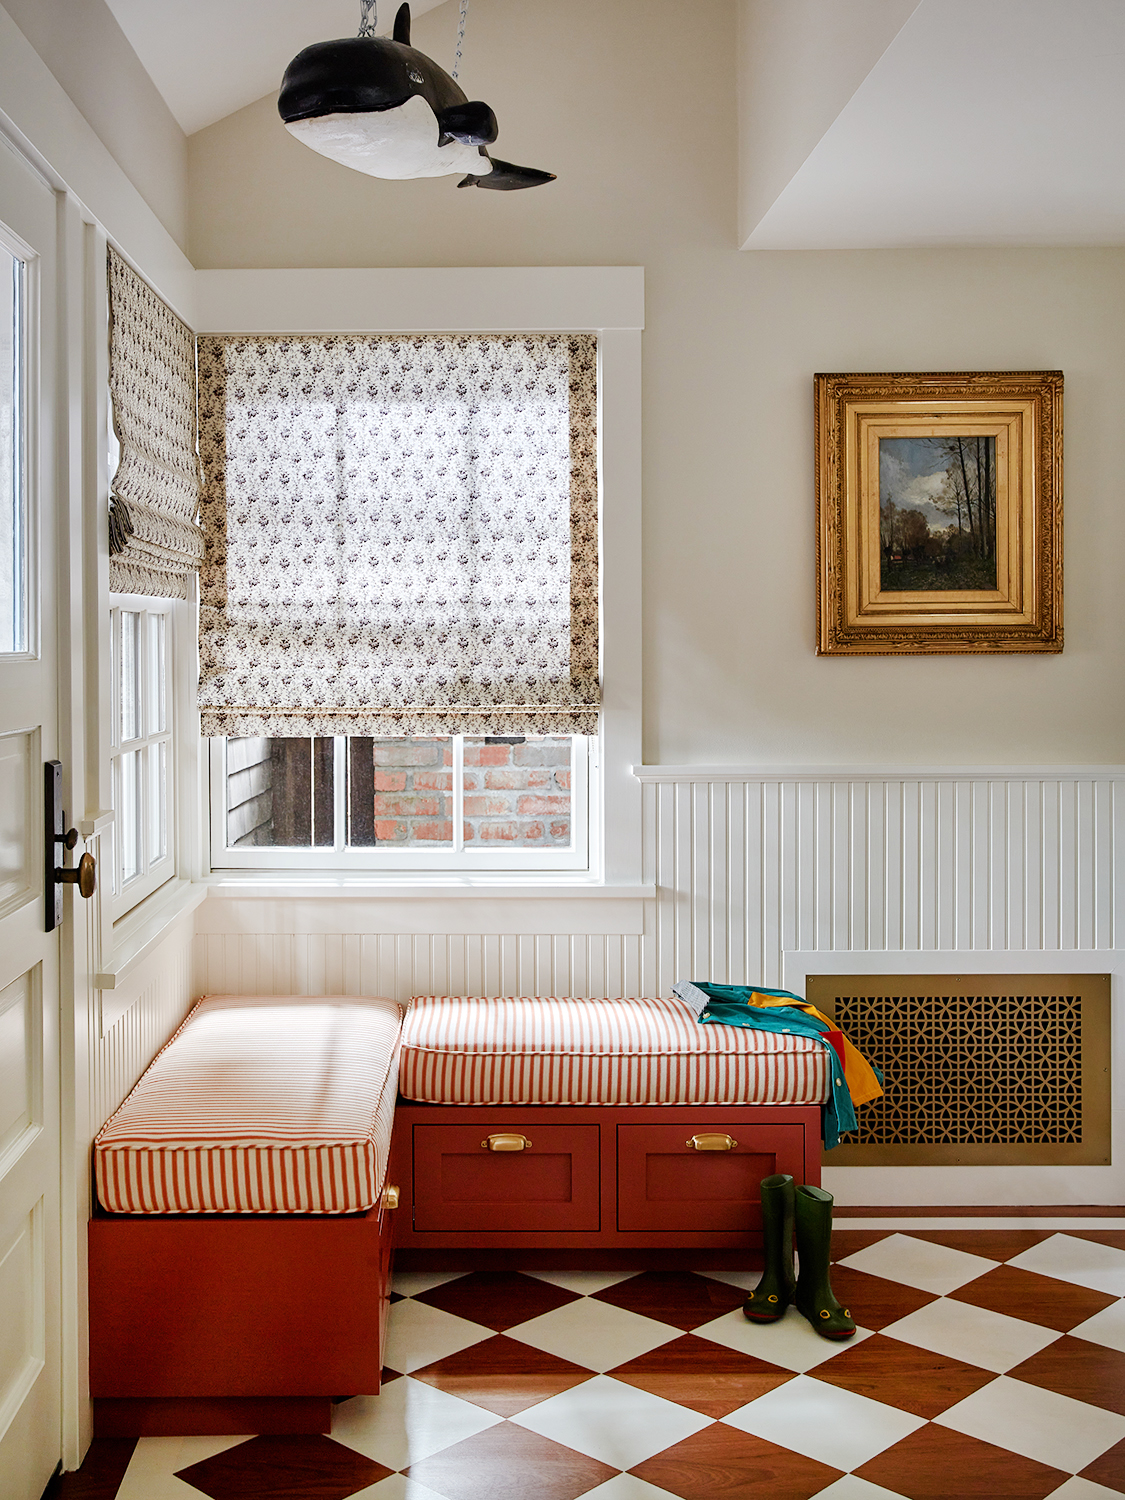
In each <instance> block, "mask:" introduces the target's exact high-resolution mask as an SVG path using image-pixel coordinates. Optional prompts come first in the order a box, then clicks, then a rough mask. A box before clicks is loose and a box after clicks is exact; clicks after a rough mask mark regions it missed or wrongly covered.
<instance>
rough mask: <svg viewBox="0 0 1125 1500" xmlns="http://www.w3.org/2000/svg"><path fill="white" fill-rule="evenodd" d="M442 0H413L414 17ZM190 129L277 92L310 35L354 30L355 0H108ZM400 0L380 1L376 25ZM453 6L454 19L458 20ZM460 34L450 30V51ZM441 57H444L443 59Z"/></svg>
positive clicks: (387, 19) (382, 24) (388, 20)
mask: <svg viewBox="0 0 1125 1500" xmlns="http://www.w3.org/2000/svg"><path fill="white" fill-rule="evenodd" d="M441 3H442V0H411V6H410V9H411V12H412V14H414V15H416V16H420V15H422V14H424V12H426V11H428V10H433V9H434V7H435V6H436V5H439V4H441ZM106 4H107V5H108V6H109V8H110V10H111V11H112V12H113V14H114V16H115V17H116V19H117V24H118V25H119V26H120V27H121V29H122V31H123V32H124V33H125V35H126V36H127V37H128V38H129V42H130V45H131V46H132V48H133V51H134V52H135V53H136V54H137V56H138V57H139V58H140V60H141V62H142V63H143V64H144V66H145V70H146V71H147V73H148V75H149V77H150V78H151V79H152V81H153V83H155V84H156V86H157V88H158V89H159V90H160V92H161V94H162V95H163V96H164V99H165V102H166V103H167V105H168V107H169V109H170V110H171V111H172V113H173V114H174V115H175V117H176V119H177V120H178V121H179V123H180V127H181V129H182V130H183V131H184V133H185V134H186V135H192V134H193V133H194V132H195V131H197V130H202V129H203V127H204V126H205V125H213V124H214V123H215V121H216V120H221V119H223V118H224V117H225V116H226V115H229V114H233V113H234V111H235V110H236V109H242V108H243V106H244V105H247V104H253V102H254V100H255V99H261V98H262V96H263V95H264V94H268V93H270V92H271V91H276V90H277V88H278V86H279V85H280V83H281V75H282V73H283V72H284V71H285V67H286V64H287V63H288V62H289V59H290V58H291V57H293V56H294V54H295V53H297V52H299V51H300V50H301V48H302V47H307V46H308V45H309V43H310V42H321V41H325V40H327V39H328V38H329V37H339V36H354V35H355V34H356V31H357V29H358V25H359V5H358V3H357V0H106ZM397 8H398V7H397V0H394V3H392V0H382V3H381V4H380V5H379V7H378V13H379V31H380V32H389V31H390V29H391V27H392V25H393V24H394V13H395V10H396V9H397ZM456 18H457V17H456V11H455V10H453V11H452V13H451V16H450V26H451V27H455V25H456ZM455 35H456V33H455V30H451V32H450V37H449V53H450V58H452V54H453V42H454V37H455ZM439 61H440V59H439Z"/></svg>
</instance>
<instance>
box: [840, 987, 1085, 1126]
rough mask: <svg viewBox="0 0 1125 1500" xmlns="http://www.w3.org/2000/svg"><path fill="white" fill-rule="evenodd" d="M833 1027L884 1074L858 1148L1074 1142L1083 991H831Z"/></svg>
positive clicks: (865, 1113)
mask: <svg viewBox="0 0 1125 1500" xmlns="http://www.w3.org/2000/svg"><path fill="white" fill-rule="evenodd" d="M834 998H835V1014H836V1020H837V1023H838V1024H839V1025H840V1026H841V1027H842V1028H843V1029H844V1031H845V1032H846V1033H847V1034H848V1036H849V1037H851V1039H852V1041H853V1042H854V1043H855V1045H856V1046H857V1047H858V1048H859V1049H860V1051H861V1052H862V1053H864V1054H865V1056H867V1057H869V1058H870V1059H871V1060H872V1061H873V1062H875V1063H876V1064H877V1065H878V1066H879V1067H880V1068H881V1069H882V1070H883V1073H884V1075H885V1082H884V1088H885V1091H886V1092H885V1095H884V1097H883V1098H882V1099H878V1100H876V1101H874V1102H873V1103H871V1104H867V1105H864V1106H863V1108H862V1109H861V1110H860V1111H859V1112H858V1113H859V1120H860V1128H859V1130H858V1132H857V1133H856V1134H854V1135H851V1136H848V1137H846V1138H845V1139H847V1140H849V1141H852V1142H854V1143H855V1144H857V1145H885V1146H894V1145H903V1146H908V1145H913V1146H940V1145H966V1146H969V1145H979V1146H988V1145H998V1146H1002V1145H1028V1146H1031V1145H1042V1146H1051V1145H1071V1144H1081V1142H1082V1113H1083V1104H1082V997H1081V996H1080V995H1061V994H1038V995H1037V994H1030V995H1020V994H1006V995H974V994H964V995H948V994H947V995H928V994H925V993H924V992H923V993H920V994H910V995H844V994H839V993H837V994H836V995H835V997H834Z"/></svg>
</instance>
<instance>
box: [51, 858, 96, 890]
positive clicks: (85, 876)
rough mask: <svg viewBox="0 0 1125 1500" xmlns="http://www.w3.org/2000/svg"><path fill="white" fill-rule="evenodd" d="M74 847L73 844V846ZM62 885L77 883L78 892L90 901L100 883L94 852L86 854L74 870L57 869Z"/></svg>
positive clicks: (57, 875)
mask: <svg viewBox="0 0 1125 1500" xmlns="http://www.w3.org/2000/svg"><path fill="white" fill-rule="evenodd" d="M71 847H73V846H71ZM55 879H56V880H57V881H58V882H59V884H60V885H76V886H77V887H78V894H79V895H80V896H84V897H85V898H86V900H87V901H88V900H89V899H90V897H91V896H92V895H93V894H94V891H95V889H96V888H97V884H98V867H97V865H96V864H95V862H94V856H93V855H92V854H84V855H83V856H82V858H81V859H80V860H79V861H78V864H77V865H76V866H75V868H74V869H73V870H59V869H56V870H55Z"/></svg>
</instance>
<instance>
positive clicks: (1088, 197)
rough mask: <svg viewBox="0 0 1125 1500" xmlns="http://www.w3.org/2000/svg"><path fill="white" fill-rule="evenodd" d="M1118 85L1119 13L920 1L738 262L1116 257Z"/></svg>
mask: <svg viewBox="0 0 1125 1500" xmlns="http://www.w3.org/2000/svg"><path fill="white" fill-rule="evenodd" d="M751 3H753V0H751ZM852 3H854V0H852ZM1123 79H1125V3H1122V0H921V4H920V5H919V6H918V7H917V9H916V10H915V11H914V13H913V14H912V15H911V16H910V17H909V19H908V20H907V21H906V22H905V24H904V25H903V26H902V28H901V30H899V31H898V34H897V35H896V36H895V37H894V39H893V40H892V41H891V43H890V45H889V46H888V47H887V48H886V50H885V51H884V52H883V54H882V56H881V57H879V59H878V61H877V62H875V64H874V66H873V67H872V68H871V70H870V72H869V73H868V74H867V76H866V77H865V78H864V79H863V81H862V82H861V83H860V84H859V86H858V88H857V89H856V91H855V93H854V94H853V95H852V97H851V99H850V100H849V101H848V103H847V104H845V105H844V107H843V109H842V110H841V111H840V113H839V114H838V115H837V117H836V119H835V120H834V121H833V122H832V124H831V125H829V126H828V128H827V130H826V131H825V132H824V134H823V135H822V137H821V138H820V140H819V141H818V142H817V144H816V145H815V146H814V147H813V148H812V150H811V151H810V152H809V154H808V155H807V156H806V158H805V159H804V161H803V162H802V164H801V165H800V166H799V167H798V168H797V169H796V171H795V172H794V173H793V175H792V176H791V177H790V179H789V180H788V182H787V183H786V184H785V186H784V187H781V188H780V190H779V191H778V192H777V193H776V195H773V196H772V202H771V203H770V204H769V206H768V207H763V208H762V211H761V213H760V215H759V216H758V217H757V218H756V220H755V222H753V223H749V222H745V221H744V229H743V248H744V249H748V250H750V249H763V250H769V249H785V250H798V249H807V250H830V249H880V248H896V247H911V246H918V247H922V246H948V245H1113V244H1125V86H1123V83H1122V80H1123ZM742 143H743V147H744V149H746V147H747V138H746V135H745V133H744V134H743V137H742ZM753 172H754V163H753V162H752V161H750V162H747V163H746V165H745V168H744V174H745V175H744V181H745V180H746V179H747V178H749V177H750V176H751V174H753ZM744 201H745V195H744Z"/></svg>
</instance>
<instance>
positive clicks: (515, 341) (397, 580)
mask: <svg viewBox="0 0 1125 1500" xmlns="http://www.w3.org/2000/svg"><path fill="white" fill-rule="evenodd" d="M596 372H597V342H596V339H595V338H594V336H593V335H592V334H578V335H503V336H501V335H476V334H474V335H457V336H437V335H416V336H363V337H359V336H356V337H349V336H322V337H300V338H298V337H271V338H247V337H204V338H201V339H200V340H199V426H200V454H201V457H202V460H203V470H204V493H203V508H202V509H203V524H204V532H205V536H206V555H205V560H204V565H203V570H202V574H201V578H200V708H201V712H202V724H203V733H204V734H205V735H275V736H303V735H333V734H360V735H372V734H374V735H421V734H427V735H428V734H591V733H593V732H594V731H595V728H596V725H597V714H598V704H599V687H598V475H597V432H596V414H597V385H596V382H597V374H596Z"/></svg>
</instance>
